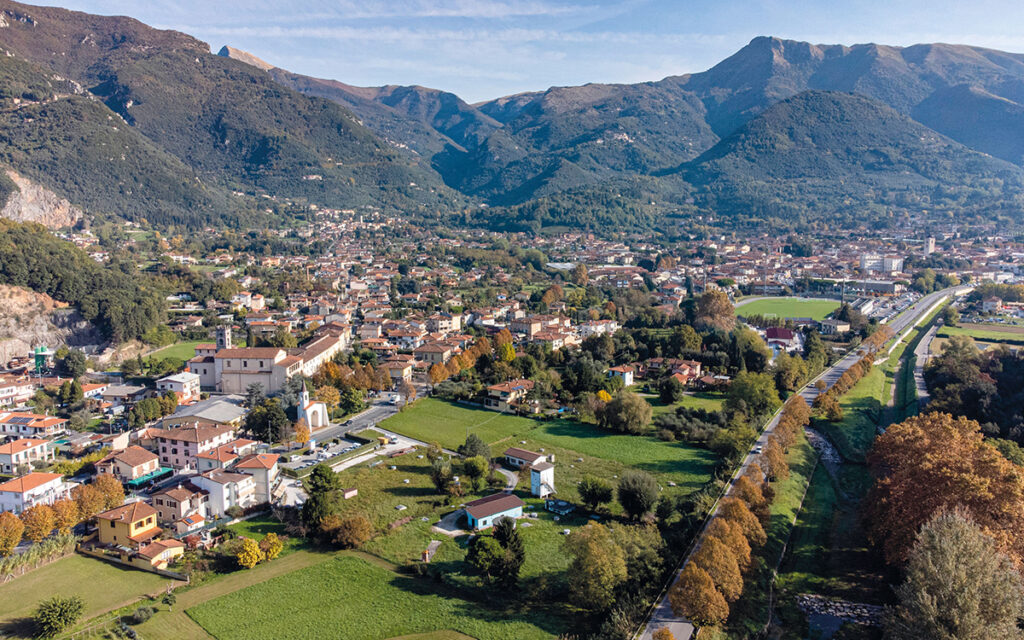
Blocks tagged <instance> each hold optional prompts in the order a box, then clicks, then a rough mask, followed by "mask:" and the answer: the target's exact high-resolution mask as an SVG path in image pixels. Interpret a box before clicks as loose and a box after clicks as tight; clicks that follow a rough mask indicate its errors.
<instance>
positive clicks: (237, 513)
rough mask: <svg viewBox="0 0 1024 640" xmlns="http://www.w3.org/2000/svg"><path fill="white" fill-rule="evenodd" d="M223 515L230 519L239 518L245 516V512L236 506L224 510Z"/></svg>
mask: <svg viewBox="0 0 1024 640" xmlns="http://www.w3.org/2000/svg"><path fill="white" fill-rule="evenodd" d="M224 513H226V514H228V515H229V516H231V517H232V518H241V517H242V516H243V515H245V510H244V509H242V507H240V506H238V505H237V504H236V505H232V506H230V507H228V508H227V509H225V510H224Z"/></svg>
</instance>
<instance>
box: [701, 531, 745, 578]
mask: <svg viewBox="0 0 1024 640" xmlns="http://www.w3.org/2000/svg"><path fill="white" fill-rule="evenodd" d="M704 535H705V537H707V536H712V537H715V538H718V539H719V540H721V541H722V543H723V544H725V546H726V547H728V548H729V550H730V551H732V552H733V555H734V556H736V564H738V565H739V567H740V570H743V571H745V570H746V569H747V568H748V567H749V566H750V543H749V542H747V537H746V536H745V535H743V529H741V528H740V525H738V524H736V523H735V522H733V521H732V520H726V519H725V518H715V519H714V520H712V521H711V524H709V525H708V528H707V529H706V530H705V532H704Z"/></svg>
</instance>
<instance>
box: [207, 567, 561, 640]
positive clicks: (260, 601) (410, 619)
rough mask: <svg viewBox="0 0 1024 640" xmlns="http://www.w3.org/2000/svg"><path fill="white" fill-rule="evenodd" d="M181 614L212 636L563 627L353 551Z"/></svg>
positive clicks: (547, 630)
mask: <svg viewBox="0 0 1024 640" xmlns="http://www.w3.org/2000/svg"><path fill="white" fill-rule="evenodd" d="M187 613H188V615H189V616H190V617H191V618H192V619H193V620H195V621H196V622H197V623H199V624H200V625H201V626H202V627H203V628H204V629H206V631H207V632H209V633H210V634H211V635H213V636H215V637H217V638H218V639H219V640H232V639H234V638H239V639H241V638H257V637H269V638H298V639H302V640H307V639H313V638H344V639H350V640H361V639H364V638H365V639H367V640H377V639H378V638H390V637H394V636H401V635H404V634H414V633H428V632H432V631H447V630H454V631H458V632H460V633H465V634H467V635H469V636H471V637H473V638H477V639H478V640H492V639H493V640H513V639H520V638H522V639H525V640H528V639H531V638H536V639H542V638H543V639H547V638H554V637H556V636H557V635H558V634H560V633H561V632H563V631H564V630H565V626H564V625H565V623H564V621H562V620H559V619H557V618H555V617H553V616H551V615H550V614H548V615H545V614H543V613H540V614H539V615H538V613H539V612H529V613H527V614H517V613H508V614H506V613H503V612H498V611H493V610H489V609H485V608H483V607H481V606H479V605H476V604H474V603H472V602H469V601H466V600H463V599H461V598H459V597H457V596H455V595H454V594H453V593H452V592H450V591H448V590H447V589H445V588H444V587H443V586H442V585H440V584H437V583H430V582H427V581H424V580H422V579H419V578H415V577H409V576H403V575H399V574H396V573H394V572H392V571H388V570H387V569H384V568H382V567H379V566H374V565H372V564H370V563H368V562H366V561H365V560H363V559H360V558H358V557H354V556H340V557H338V558H336V559H334V560H331V561H328V562H323V563H320V564H317V565H314V566H311V567H307V568H305V569H301V570H299V571H294V572H292V573H289V574H287V575H283V576H279V577H276V578H272V579H271V580H268V581H266V582H263V583H260V584H255V585H252V586H250V587H247V588H245V589H242V590H240V591H236V592H234V593H231V594H228V595H225V596H221V597H219V598H216V599H214V600H210V601H207V602H204V603H202V604H200V605H197V606H194V607H192V608H190V609H188V611H187ZM442 637H443V636H442Z"/></svg>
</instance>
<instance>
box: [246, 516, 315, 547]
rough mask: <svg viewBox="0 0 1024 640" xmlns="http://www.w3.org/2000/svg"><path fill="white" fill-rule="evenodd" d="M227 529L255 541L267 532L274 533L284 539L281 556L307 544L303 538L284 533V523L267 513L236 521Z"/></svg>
mask: <svg viewBox="0 0 1024 640" xmlns="http://www.w3.org/2000/svg"><path fill="white" fill-rule="evenodd" d="M228 529H231V530H232V531H234V532H235V533H237V534H238V535H239V536H241V537H244V538H252V539H254V540H257V541H259V540H262V539H263V537H264V536H266V535H267V534H268V533H276V534H277V535H278V536H280V537H281V539H282V540H284V548H283V549H281V556H286V555H288V554H289V553H293V552H295V551H298V550H300V549H305V548H307V547H308V544H307V543H306V541H305V540H304V539H303V538H299V537H295V536H289V535H288V534H286V533H285V531H284V525H283V524H281V523H280V522H278V521H277V520H275V519H274V518H273V517H271V516H270V515H269V514H265V515H262V516H256V517H255V518H250V519H249V520H242V521H241V522H236V523H235V524H233V525H230V526H228ZM278 557H280V556H278Z"/></svg>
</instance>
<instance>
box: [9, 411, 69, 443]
mask: <svg viewBox="0 0 1024 640" xmlns="http://www.w3.org/2000/svg"><path fill="white" fill-rule="evenodd" d="M67 422H68V421H67V420H66V419H64V418H57V417H55V416H43V415H39V414H37V413H20V412H9V413H0V435H5V436H18V437H22V438H39V439H42V438H46V437H49V436H54V435H57V434H58V433H63V432H64V429H65V428H66V426H67Z"/></svg>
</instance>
